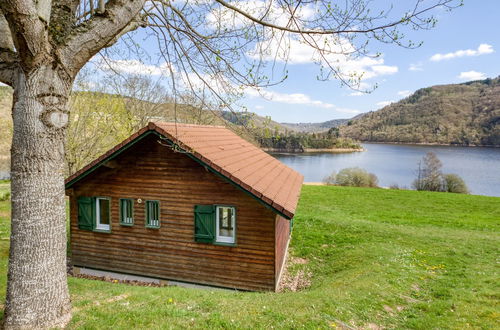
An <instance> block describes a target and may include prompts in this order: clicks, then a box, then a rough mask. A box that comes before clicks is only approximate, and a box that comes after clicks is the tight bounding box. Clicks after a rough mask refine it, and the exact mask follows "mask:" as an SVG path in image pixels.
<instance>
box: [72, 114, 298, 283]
mask: <svg viewBox="0 0 500 330" xmlns="http://www.w3.org/2000/svg"><path fill="white" fill-rule="evenodd" d="M302 182H303V176H302V175H301V174H299V173H297V172H296V171H294V170H292V169H290V168H289V167H287V166H285V165H284V164H282V163H281V162H280V161H278V160H276V159H275V158H273V157H272V156H270V155H268V154H267V153H265V152H263V151H262V150H260V149H259V148H258V147H256V146H254V145H253V144H251V143H249V142H247V141H245V140H244V139H242V138H240V137H239V136H238V135H236V134H235V133H233V132H231V131H230V130H228V129H227V128H225V127H220V126H199V125H187V124H173V123H149V125H148V126H146V127H144V128H143V129H141V130H140V131H138V132H137V133H135V134H133V135H132V136H131V137H129V138H128V139H126V140H125V141H123V142H122V143H120V144H119V145H117V146H116V147H114V148H113V149H111V150H110V151H108V152H107V153H105V154H104V155H102V156H101V157H99V158H98V159H96V160H95V161H93V162H92V163H90V164H89V165H87V166H85V167H84V168H83V169H81V170H80V171H78V172H77V173H75V174H73V175H72V176H70V177H69V178H68V179H67V180H66V193H67V195H68V196H70V208H71V212H70V217H71V252H72V257H71V261H72V263H73V265H74V266H77V267H86V268H92V269H98V270H107V271H113V272H119V273H127V274H135V275H142V276H148V277H154V278H159V279H166V280H169V279H170V280H176V281H183V282H190V283H199V284H206V285H212V286H219V287H227V288H235V289H242V290H257V291H268V290H275V289H276V288H277V285H278V282H279V279H280V274H281V270H282V268H283V263H284V261H285V256H286V251H287V247H288V242H289V238H290V233H291V219H292V218H293V216H294V213H295V208H296V206H297V201H298V199H299V195H300V190H301V186H302Z"/></svg>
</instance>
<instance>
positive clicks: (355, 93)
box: [349, 92, 366, 96]
mask: <svg viewBox="0 0 500 330" xmlns="http://www.w3.org/2000/svg"><path fill="white" fill-rule="evenodd" d="M363 95H366V93H363V92H352V93H351V94H349V96H363Z"/></svg>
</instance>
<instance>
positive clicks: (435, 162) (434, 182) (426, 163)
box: [413, 152, 443, 191]
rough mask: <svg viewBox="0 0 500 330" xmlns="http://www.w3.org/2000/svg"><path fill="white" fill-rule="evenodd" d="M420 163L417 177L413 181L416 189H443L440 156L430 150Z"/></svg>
mask: <svg viewBox="0 0 500 330" xmlns="http://www.w3.org/2000/svg"><path fill="white" fill-rule="evenodd" d="M422 161H423V164H422V162H420V163H419V164H418V169H417V178H416V179H415V181H413V188H415V189H416V190H428V191H443V177H442V173H441V167H442V166H443V165H442V163H441V161H440V160H439V158H438V157H437V156H436V154H435V153H433V152H428V153H427V154H426V155H425V156H424V158H423V159H422Z"/></svg>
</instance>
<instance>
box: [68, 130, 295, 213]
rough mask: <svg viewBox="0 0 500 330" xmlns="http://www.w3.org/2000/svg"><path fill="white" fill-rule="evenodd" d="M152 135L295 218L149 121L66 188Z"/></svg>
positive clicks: (265, 203) (265, 204) (93, 163)
mask: <svg viewBox="0 0 500 330" xmlns="http://www.w3.org/2000/svg"><path fill="white" fill-rule="evenodd" d="M150 135H156V136H158V137H159V138H161V139H162V142H163V143H166V144H168V145H170V146H171V147H172V149H174V150H179V151H181V152H183V153H184V154H185V155H186V156H187V157H189V158H191V159H193V160H194V161H196V162H197V163H199V164H200V165H202V166H204V167H205V168H206V169H207V170H209V171H210V172H212V173H214V174H215V175H217V176H218V177H220V178H222V179H224V180H225V181H227V182H228V183H230V184H232V185H233V186H235V187H236V188H238V189H239V190H241V191H243V192H244V193H246V194H248V195H250V196H251V197H253V198H254V199H256V200H257V201H258V202H259V203H261V204H262V205H264V206H265V207H267V208H269V209H271V210H272V211H274V212H275V213H277V214H279V215H280V216H282V217H284V218H286V219H288V220H290V219H292V218H293V216H294V214H293V213H292V212H290V211H288V210H286V209H285V208H284V207H282V206H280V205H278V204H276V203H274V202H273V201H272V200H270V199H269V198H266V197H265V196H263V195H262V194H260V193H259V192H257V191H256V190H255V189H252V187H251V186H249V185H247V184H245V183H243V182H241V181H240V180H234V177H232V176H231V174H230V173H229V172H227V171H225V170H224V169H222V168H221V167H219V166H217V165H216V164H214V163H212V162H211V161H209V160H208V159H206V158H205V157H203V156H202V155H200V154H198V153H197V152H196V151H192V150H190V148H188V147H187V146H184V145H182V143H180V142H179V141H174V139H173V137H171V136H170V134H168V133H167V132H165V131H164V130H163V129H162V128H161V127H159V126H157V125H155V124H154V123H149V124H148V126H146V127H144V128H142V129H141V130H139V131H138V132H136V133H134V134H132V135H131V136H130V137H129V138H127V139H126V140H124V141H123V142H122V143H120V144H118V145H117V146H115V147H114V148H113V149H111V150H109V151H108V152H106V153H105V154H103V155H102V156H100V157H99V158H97V159H96V160H94V161H93V162H91V163H90V164H88V165H87V166H85V167H84V168H82V169H81V170H79V171H77V172H75V173H74V174H72V175H71V176H69V177H68V178H67V179H66V180H65V189H69V188H71V187H72V186H73V185H74V184H75V183H77V182H78V181H80V180H82V179H83V178H85V177H86V176H88V175H89V174H91V173H92V172H94V171H95V170H97V169H98V168H100V167H101V166H104V165H105V164H106V163H108V162H109V161H111V160H112V159H114V158H116V157H117V156H118V155H120V154H121V153H123V152H124V151H126V150H127V149H129V148H130V147H132V146H133V145H135V144H136V143H138V142H139V141H141V140H143V139H144V138H145V137H147V136H150Z"/></svg>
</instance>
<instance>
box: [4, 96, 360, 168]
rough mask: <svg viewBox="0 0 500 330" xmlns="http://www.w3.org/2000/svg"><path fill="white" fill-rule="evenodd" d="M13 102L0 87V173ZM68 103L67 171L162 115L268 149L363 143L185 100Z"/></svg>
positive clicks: (112, 98) (73, 100)
mask: <svg viewBox="0 0 500 330" xmlns="http://www.w3.org/2000/svg"><path fill="white" fill-rule="evenodd" d="M11 105H12V89H10V88H9V87H2V86H0V175H4V174H3V173H7V172H8V171H9V164H10V144H11V140H12V118H11V115H10V114H11ZM69 107H70V108H71V116H70V124H69V127H68V133H67V139H66V166H67V168H66V172H67V174H69V173H73V172H74V171H76V170H78V169H79V168H81V167H82V166H83V165H85V164H87V163H88V162H90V161H91V160H93V159H95V158H96V157H97V156H98V155H100V154H102V153H103V152H105V151H107V150H109V149H110V148H111V147H113V146H114V145H116V144H117V143H119V142H120V141H122V140H123V139H125V138H126V137H128V136H129V135H131V134H132V133H134V132H136V131H137V130H138V129H140V128H142V127H144V126H145V125H146V124H147V123H148V122H149V121H160V120H161V121H174V120H176V121H177V122H179V123H190V124H204V125H223V126H226V127H228V128H229V129H231V130H233V131H234V132H235V133H236V134H238V135H240V136H241V137H243V138H244V139H246V140H248V141H250V142H251V143H254V144H256V145H259V146H260V147H262V148H266V149H268V150H279V151H283V152H303V151H305V150H309V149H314V150H319V149H321V150H328V149H334V148H336V149H339V148H340V149H353V150H357V149H359V148H360V147H359V145H358V144H357V143H355V142H354V141H352V140H351V139H345V138H339V136H338V131H335V132H324V133H316V134H310V133H303V132H297V131H294V130H292V129H290V128H288V127H286V126H284V125H281V124H280V123H277V122H275V121H273V120H271V118H270V117H261V116H258V115H256V114H255V113H251V112H237V113H233V112H229V111H209V110H203V109H201V108H199V107H196V106H191V105H187V104H177V105H175V104H173V103H153V102H146V101H142V100H138V99H134V98H128V97H124V96H121V95H114V94H106V93H100V92H75V93H73V94H72V96H71V98H70V102H69ZM2 172H3V173H2Z"/></svg>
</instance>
